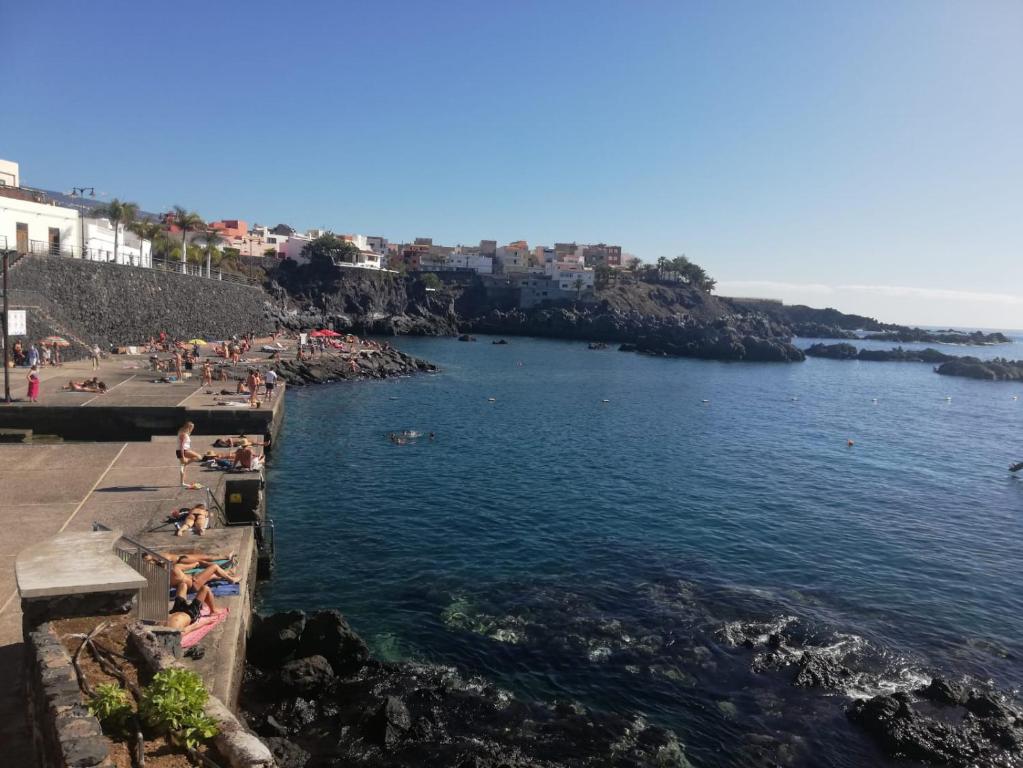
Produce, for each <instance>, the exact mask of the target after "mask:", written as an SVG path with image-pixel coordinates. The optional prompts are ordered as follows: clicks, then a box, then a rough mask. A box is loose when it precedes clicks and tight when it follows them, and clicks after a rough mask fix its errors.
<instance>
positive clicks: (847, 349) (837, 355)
mask: <svg viewBox="0 0 1023 768" xmlns="http://www.w3.org/2000/svg"><path fill="white" fill-rule="evenodd" d="M806 355H807V356H808V357H823V358H827V359H829V360H869V361H876V362H898V363H930V364H932V365H935V366H936V367H935V369H934V372H935V373H938V374H941V375H942V376H963V377H966V378H969V379H981V380H984V381H1023V360H1005V359H1004V358H1000V357H996V358H993V359H991V360H981V359H979V358H976V357H972V356H956V355H947V354H945V353H944V352H939V351H938V350H936V349H930V348H928V349H903V348H902V347H896V348H894V349H858V348H857V347H855V346H854V345H852V344H847V343H845V342H842V343H839V344H814V345H813V346H811V347H809V348H808V349H807V350H806Z"/></svg>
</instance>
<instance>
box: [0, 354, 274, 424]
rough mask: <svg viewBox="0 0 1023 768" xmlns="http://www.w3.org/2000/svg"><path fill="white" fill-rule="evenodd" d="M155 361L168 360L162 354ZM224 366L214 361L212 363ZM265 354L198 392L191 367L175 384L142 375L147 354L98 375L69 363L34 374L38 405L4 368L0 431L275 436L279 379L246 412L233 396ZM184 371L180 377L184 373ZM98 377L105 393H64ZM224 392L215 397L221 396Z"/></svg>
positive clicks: (20, 372)
mask: <svg viewBox="0 0 1023 768" xmlns="http://www.w3.org/2000/svg"><path fill="white" fill-rule="evenodd" d="M162 357H165V358H166V357H167V355H163V356H162ZM211 359H214V360H216V361H217V362H218V364H224V361H223V360H221V359H220V358H211ZM269 362H270V361H269V355H268V354H264V353H256V354H253V355H250V357H249V358H247V362H243V363H241V364H239V365H238V366H234V367H231V366H227V367H226V368H225V370H228V371H229V372H230V373H229V375H230V376H231V377H233V378H231V379H230V380H229V381H214V382H213V385H212V386H211V387H206V388H203V387H202V386H201V383H200V374H199V370H198V368H197V369H196V370H195V371H192V372H191V374H192V375H191V377H190V378H186V379H184V380H183V381H180V382H171V383H167V382H162V381H160V379H161V378H163V377H164V376H166V375H167V374H165V373H162V372H154V371H151V370H149V355H113V356H110V357H108V358H105V359H104V360H103V361H102V362H101V364H100V367H99V369H98V370H96V371H94V370H93V368H92V363H91V362H88V361H76V362H70V363H65V364H63V365H61V366H59V367H47V368H42V369H40V372H39V373H40V379H41V384H40V395H39V402H38V403H30V402H28V400H27V399H26V393H27V386H28V385H27V380H26V377H27V375H28V369H26V368H14V369H11V371H10V375H11V394H12V397H13V398H14V400H15V401H14V402H12V403H4V402H2V401H0V428H13V429H30V430H32V431H33V432H34V433H35V435H55V436H58V437H61V438H63V439H65V440H107V441H120V440H148V439H149V438H150V437H151V436H152V435H159V434H164V435H172V434H174V433H175V432H176V431H177V430H178V428H179V427H180V426H181V425H182V424H183V423H184V422H186V421H192V422H194V423H195V425H196V434H221V433H222V434H232V433H233V434H238V433H240V432H245V433H251V434H258V435H263V434H266V433H267V432H269V433H271V434H272V435H274V436H276V431H277V429H278V428H279V424H280V416H281V413H282V412H283V402H284V397H283V395H284V390H285V386H284V383H283V382H279V383H278V386H277V393H276V396H275V397H274V399H273V400H272V401H265V400H264V401H262V403H261V404H260V406H259V407H255V408H253V407H251V406H250V405H249V404H248V402H247V396H246V395H236V394H234V391H235V389H236V387H237V381H236V380H235V379H236V378H241V377H243V376H244V375H245V373H246V371H247V370H248V369H249V368H252V367H255V368H260V369H265V368H266V367H267V365H268V363H269ZM188 373H189V372H186V375H187V374H188ZM93 376H97V377H99V379H100V380H101V381H103V382H104V383H105V384H107V387H108V389H107V392H106V393H105V394H102V395H100V394H94V393H91V392H73V391H64V390H63V389H62V387H64V386H66V385H67V384H68V382H69V381H70V380H75V381H81V380H84V379H88V378H91V377H93ZM224 390H226V391H229V392H230V394H221V392H222V391H224Z"/></svg>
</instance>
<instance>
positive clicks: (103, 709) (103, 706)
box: [89, 683, 135, 735]
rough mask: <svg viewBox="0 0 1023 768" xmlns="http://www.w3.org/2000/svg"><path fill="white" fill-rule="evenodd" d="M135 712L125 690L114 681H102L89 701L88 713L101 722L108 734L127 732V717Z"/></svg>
mask: <svg viewBox="0 0 1023 768" xmlns="http://www.w3.org/2000/svg"><path fill="white" fill-rule="evenodd" d="M134 713H135V711H134V710H133V709H132V706H131V702H130V701H129V700H128V694H127V692H126V691H125V690H124V689H123V688H121V687H120V686H119V685H117V684H116V683H102V684H100V685H97V686H96V692H95V693H94V694H93V696H92V699H91V700H90V701H89V714H90V715H92V716H93V717H95V718H96V719H97V720H99V721H100V723H102V724H103V730H105V731H106V732H107V733H108V734H110V735H123V734H124V733H126V732H127V726H128V719H129V718H130V717H131V716H132V715H133V714H134Z"/></svg>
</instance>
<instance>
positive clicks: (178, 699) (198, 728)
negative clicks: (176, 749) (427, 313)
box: [140, 668, 217, 749]
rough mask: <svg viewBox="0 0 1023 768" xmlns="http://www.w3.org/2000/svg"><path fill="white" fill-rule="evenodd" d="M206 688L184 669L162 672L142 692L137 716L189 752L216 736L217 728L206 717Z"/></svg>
mask: <svg viewBox="0 0 1023 768" xmlns="http://www.w3.org/2000/svg"><path fill="white" fill-rule="evenodd" d="M207 698H208V694H207V693H206V686H204V685H203V683H202V679H201V678H200V677H199V675H197V674H195V672H192V671H190V670H187V669H176V668H174V669H165V670H163V671H162V672H157V673H156V675H154V676H153V682H151V683H150V684H149V685H147V686H146V688H145V690H144V691H143V692H142V704H141V706H140V712H141V713H142V717H143V719H144V720H145V721H146V723H147V724H148V725H150V726H152V727H154V728H162V729H166V730H167V731H168V732H169V733H170V734H171V736H172V737H177V738H180V739H181V740H183V741H184V743H185V745H186V746H187V747H189V748H190V749H195V748H196V747H197V746H198V745H199V744H200V743H201V742H203V741H205V740H207V739H211V738H213V737H214V736H216V735H217V726H216V724H215V723H214V722H213V719H212V718H211V717H209V715H207V714H206V712H205V710H204V707H205V705H206V699H207Z"/></svg>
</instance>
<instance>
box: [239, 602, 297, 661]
mask: <svg viewBox="0 0 1023 768" xmlns="http://www.w3.org/2000/svg"><path fill="white" fill-rule="evenodd" d="M305 623H306V617H305V614H304V613H303V612H302V611H287V612H284V613H275V614H273V615H271V616H259V615H258V614H257V615H256V616H254V617H253V619H252V628H251V630H250V632H249V641H248V645H247V646H246V657H247V658H248V661H249V663H251V664H255V665H256V666H257V667H263V668H268V669H274V668H276V667H279V666H280V665H281V664H282V663H283V662H286V661H290V660H291V659H293V658H294V657H295V652H296V651H297V650H298V640H299V638H300V637H301V636H302V631H303V630H304V629H305Z"/></svg>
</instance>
